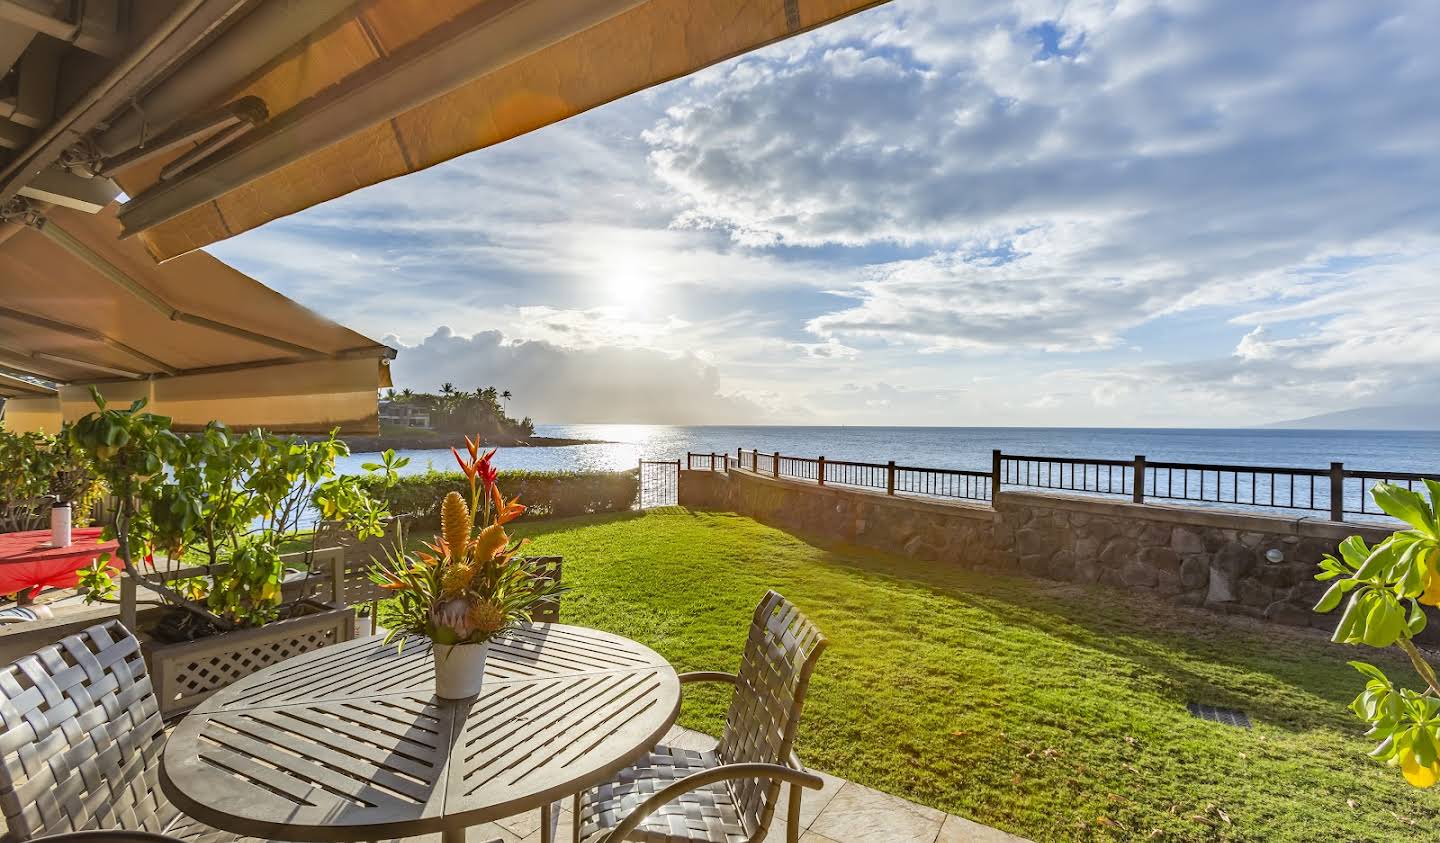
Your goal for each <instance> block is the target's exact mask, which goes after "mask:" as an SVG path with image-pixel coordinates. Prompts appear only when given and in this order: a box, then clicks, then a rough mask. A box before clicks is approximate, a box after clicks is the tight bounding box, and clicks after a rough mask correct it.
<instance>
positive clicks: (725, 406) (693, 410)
mask: <svg viewBox="0 0 1440 843" xmlns="http://www.w3.org/2000/svg"><path fill="white" fill-rule="evenodd" d="M393 377H394V380H395V385H396V387H398V388H405V387H409V388H411V389H416V390H429V391H433V390H434V389H436V388H437V387H438V386H439V385H440V384H441V383H444V382H446V381H449V382H452V383H454V384H455V385H456V386H457V387H460V388H462V389H475V388H478V387H482V386H495V387H497V388H499V389H508V390H511V391H512V392H514V394H515V399H514V402H513V412H514V413H517V414H521V415H528V416H531V417H532V418H536V419H540V420H543V421H547V422H595V423H604V422H618V423H624V422H633V421H635V420H637V419H640V420H644V421H648V422H654V423H661V424H727V423H738V422H741V421H753V420H756V419H758V418H764V417H765V412H764V410H763V409H762V408H761V407H760V406H758V405H756V404H755V403H754V402H752V401H751V400H750V399H748V398H746V397H744V396H742V395H737V394H731V393H727V392H725V391H724V390H723V389H722V387H721V384H720V380H719V376H718V374H717V373H716V371H715V369H714V367H712V366H707V365H705V364H703V363H702V362H700V361H699V360H697V359H695V358H694V357H692V356H689V355H683V354H679V355H668V354H664V353H661V352H658V351H654V350H651V349H642V348H592V349H585V350H576V349H569V348H564V347H561V346H557V345H553V344H551V343H548V342H541V341H519V342H507V341H506V340H505V338H504V337H503V336H502V335H501V334H500V333H499V332H497V331H486V332H482V333H477V334H475V335H473V336H468V337H466V336H459V335H457V334H455V333H454V332H453V331H451V330H450V329H449V328H447V327H442V328H439V329H437V330H436V331H435V332H434V333H433V334H431V335H430V336H428V337H426V338H425V340H424V341H423V342H421V343H419V344H418V345H414V346H402V347H401V349H400V354H399V355H398V356H397V357H396V359H395V362H394V364H393Z"/></svg>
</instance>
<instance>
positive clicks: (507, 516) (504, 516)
mask: <svg viewBox="0 0 1440 843" xmlns="http://www.w3.org/2000/svg"><path fill="white" fill-rule="evenodd" d="M490 499H491V500H492V501H494V503H495V523H496V524H509V523H510V522H511V521H514V520H515V519H516V518H519V517H520V516H521V515H523V514H524V513H525V509H526V507H525V505H524V504H522V503H520V496H519V495H516V496H515V497H513V498H511V499H510V502H509V503H506V502H505V496H504V495H502V494H500V487H499V486H491V487H490Z"/></svg>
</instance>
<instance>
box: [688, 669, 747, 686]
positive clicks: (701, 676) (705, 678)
mask: <svg viewBox="0 0 1440 843" xmlns="http://www.w3.org/2000/svg"><path fill="white" fill-rule="evenodd" d="M687 682H728V683H730V684H731V685H738V684H740V677H738V676H736V675H735V674H733V673H722V672H721V671H718V670H696V671H692V672H690V673H682V674H680V684H681V685H684V684H685V683H687Z"/></svg>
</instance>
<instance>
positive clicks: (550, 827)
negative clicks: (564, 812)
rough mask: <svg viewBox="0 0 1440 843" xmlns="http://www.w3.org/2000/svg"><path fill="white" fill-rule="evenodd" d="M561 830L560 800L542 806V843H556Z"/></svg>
mask: <svg viewBox="0 0 1440 843" xmlns="http://www.w3.org/2000/svg"><path fill="white" fill-rule="evenodd" d="M559 830H560V800H559V799H556V800H555V801H554V802H547V803H545V804H544V805H541V806H540V843H555V834H556V833H557V832H558V831H559Z"/></svg>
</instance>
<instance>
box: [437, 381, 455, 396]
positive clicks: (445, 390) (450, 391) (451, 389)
mask: <svg viewBox="0 0 1440 843" xmlns="http://www.w3.org/2000/svg"><path fill="white" fill-rule="evenodd" d="M440 394H441V395H454V394H455V384H453V383H451V382H450V381H445V382H444V383H442V384H440Z"/></svg>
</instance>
